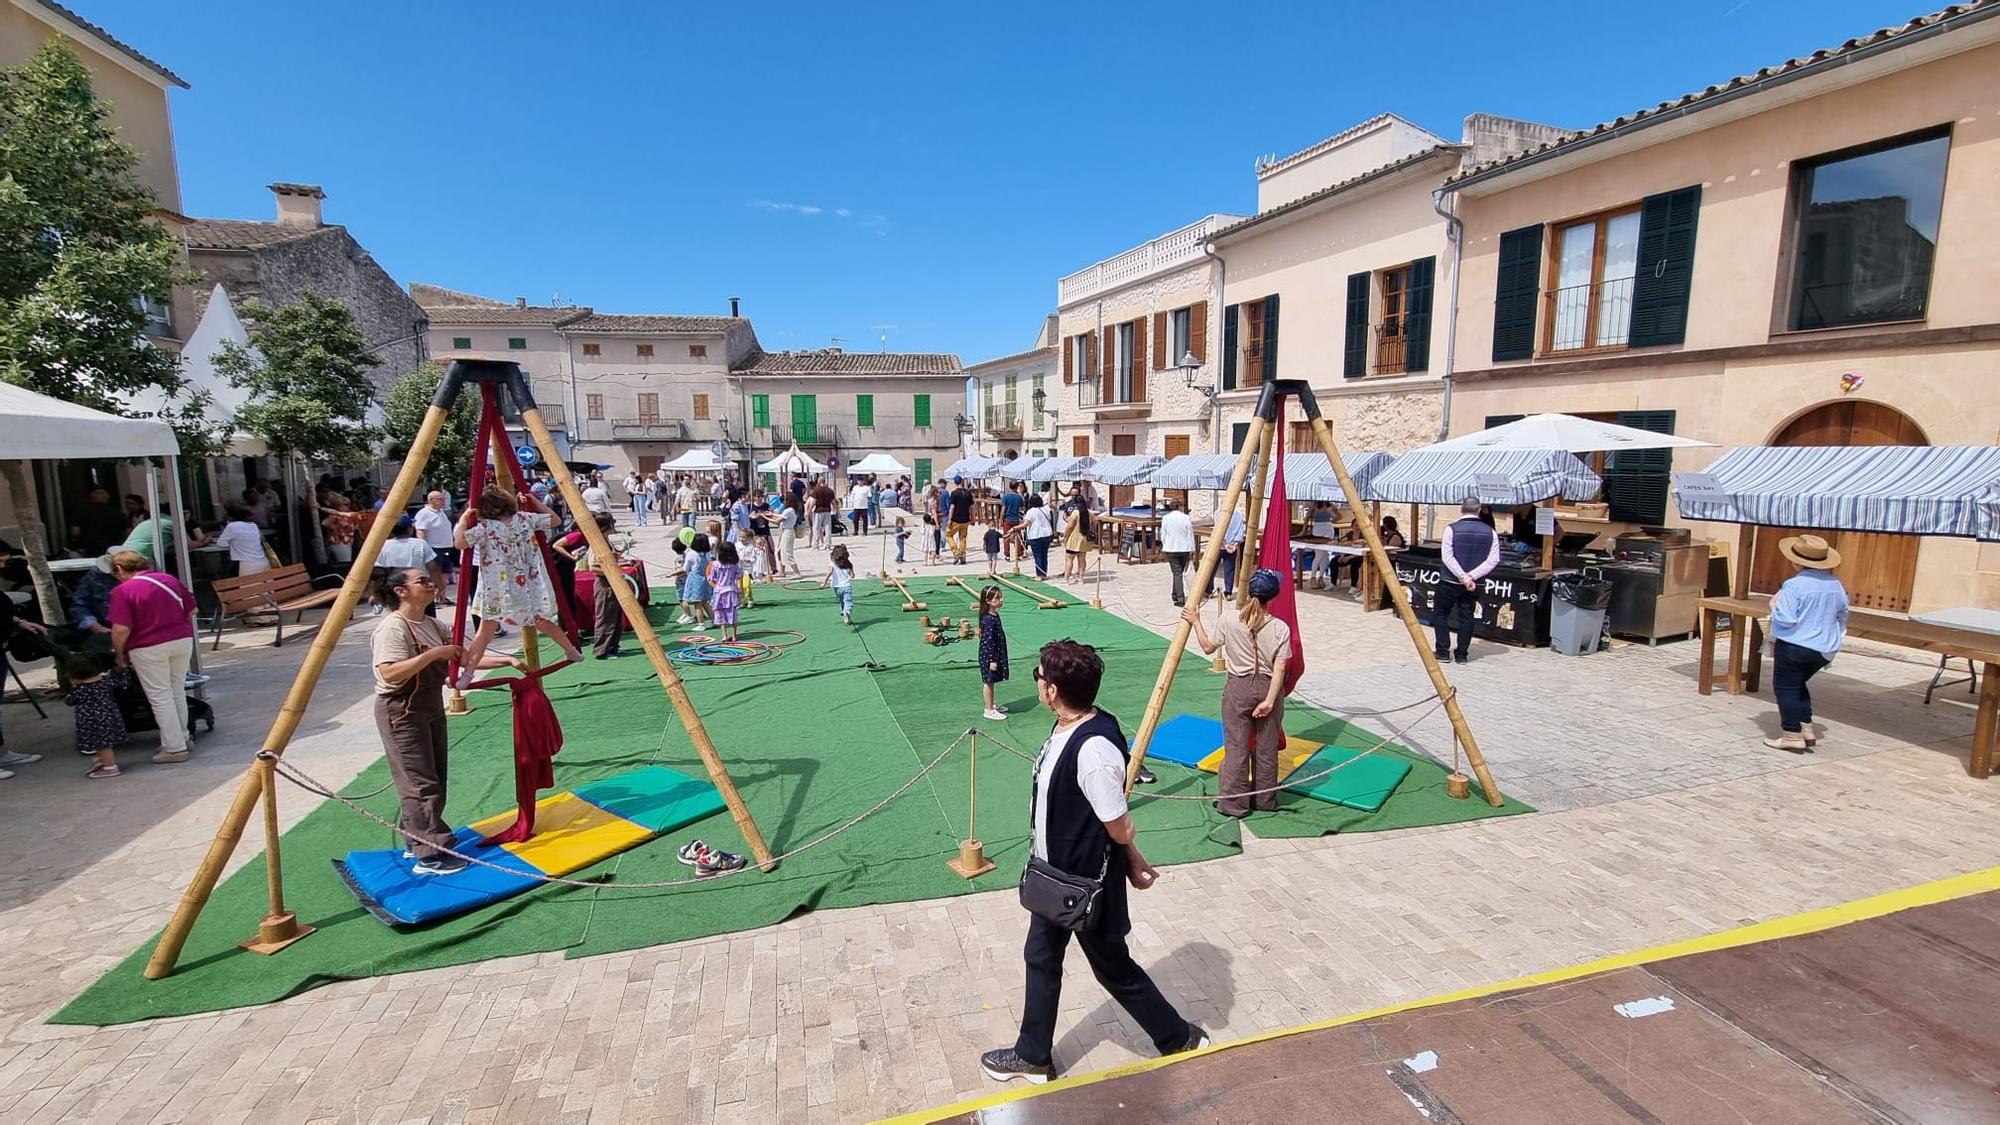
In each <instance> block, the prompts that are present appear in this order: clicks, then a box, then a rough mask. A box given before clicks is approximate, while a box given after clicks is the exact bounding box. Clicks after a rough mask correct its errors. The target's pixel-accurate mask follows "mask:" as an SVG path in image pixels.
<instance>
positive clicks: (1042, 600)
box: [986, 574, 1070, 609]
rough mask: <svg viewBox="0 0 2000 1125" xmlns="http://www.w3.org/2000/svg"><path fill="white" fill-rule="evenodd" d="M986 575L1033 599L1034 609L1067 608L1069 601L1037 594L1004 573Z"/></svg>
mask: <svg viewBox="0 0 2000 1125" xmlns="http://www.w3.org/2000/svg"><path fill="white" fill-rule="evenodd" d="M986 577H987V578H988V579H990V580H991V581H994V582H997V583H999V584H1000V585H1002V586H1005V587H1006V588H1007V589H1009V590H1012V591H1014V592H1015V593H1017V594H1020V595H1022V596H1024V597H1030V598H1033V599H1035V601H1036V603H1037V605H1036V606H1035V608H1036V609H1068V608H1069V606H1070V603H1068V602H1064V601H1057V600H1056V599H1054V598H1050V597H1044V596H1043V595H1041V594H1037V593H1036V592H1034V591H1033V590H1030V589H1028V588H1027V587H1026V586H1023V585H1021V584H1020V583H1018V582H1014V581H1011V580H1009V579H1008V578H1007V577H1006V576H1005V575H1000V574H989V575H987V576H986Z"/></svg>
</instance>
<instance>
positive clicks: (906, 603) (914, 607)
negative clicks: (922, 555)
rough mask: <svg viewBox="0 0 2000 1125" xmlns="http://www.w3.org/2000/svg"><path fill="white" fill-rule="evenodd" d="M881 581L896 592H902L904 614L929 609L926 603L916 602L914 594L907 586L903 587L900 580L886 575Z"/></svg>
mask: <svg viewBox="0 0 2000 1125" xmlns="http://www.w3.org/2000/svg"><path fill="white" fill-rule="evenodd" d="M882 581H884V582H887V583H888V584H889V585H891V586H894V587H895V588H896V589H897V590H899V591H901V592H902V595H903V612H904V613H915V612H917V611H918V610H922V609H929V608H930V605H929V604H928V603H925V602H920V601H918V600H917V596H916V595H915V594H912V593H910V588H909V587H908V586H905V585H903V580H902V579H900V578H897V577H896V576H894V575H886V576H884V577H883V579H882Z"/></svg>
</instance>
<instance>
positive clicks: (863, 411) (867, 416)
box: [854, 395, 875, 429]
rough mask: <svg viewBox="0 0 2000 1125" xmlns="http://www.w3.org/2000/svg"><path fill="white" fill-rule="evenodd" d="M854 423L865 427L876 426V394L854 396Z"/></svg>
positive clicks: (871, 427) (872, 427)
mask: <svg viewBox="0 0 2000 1125" xmlns="http://www.w3.org/2000/svg"><path fill="white" fill-rule="evenodd" d="M854 424H855V425H857V426H860V427H861V428H863V429H874V428H875V396H874V395H855V396H854Z"/></svg>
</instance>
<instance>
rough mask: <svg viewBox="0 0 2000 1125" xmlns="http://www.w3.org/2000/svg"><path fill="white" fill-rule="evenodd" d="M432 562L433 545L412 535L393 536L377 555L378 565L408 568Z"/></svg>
mask: <svg viewBox="0 0 2000 1125" xmlns="http://www.w3.org/2000/svg"><path fill="white" fill-rule="evenodd" d="M430 564H431V545H430V544H429V543H426V542H424V541H423V540H421V539H419V538H417V537H416V536H414V535H412V536H410V537H409V538H407V539H405V538H399V537H396V536H391V537H390V538H389V540H388V541H387V542H385V543H383V544H382V551H381V553H380V554H377V555H376V556H375V565H376V566H386V567H396V568H399V569H404V570H407V569H409V568H410V567H413V566H429V565H430Z"/></svg>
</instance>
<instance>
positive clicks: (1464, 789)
mask: <svg viewBox="0 0 2000 1125" xmlns="http://www.w3.org/2000/svg"><path fill="white" fill-rule="evenodd" d="M1444 793H1445V796H1447V797H1450V798H1451V799H1452V800H1454V801H1463V800H1465V799H1466V798H1467V797H1470V796H1472V779H1471V778H1469V777H1466V776H1465V775H1464V774H1462V773H1459V772H1458V771H1457V770H1453V771H1452V772H1451V773H1450V774H1449V775H1448V776H1446V777H1445V779H1444Z"/></svg>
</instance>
